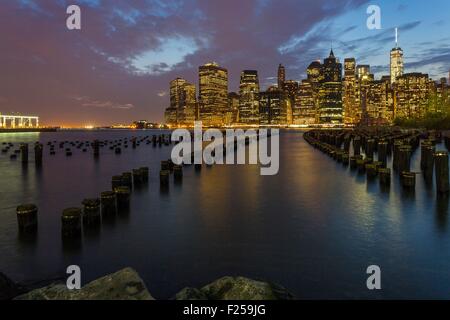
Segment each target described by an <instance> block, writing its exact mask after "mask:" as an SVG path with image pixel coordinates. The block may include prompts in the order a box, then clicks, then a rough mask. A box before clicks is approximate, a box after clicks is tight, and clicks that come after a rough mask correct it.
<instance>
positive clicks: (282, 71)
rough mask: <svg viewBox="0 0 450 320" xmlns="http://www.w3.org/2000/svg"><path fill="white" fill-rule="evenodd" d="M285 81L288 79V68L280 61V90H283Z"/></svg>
mask: <svg viewBox="0 0 450 320" xmlns="http://www.w3.org/2000/svg"><path fill="white" fill-rule="evenodd" d="M285 81H286V69H285V68H284V66H283V65H282V64H281V63H280V65H279V66H278V88H279V89H280V90H283V87H284V82H285Z"/></svg>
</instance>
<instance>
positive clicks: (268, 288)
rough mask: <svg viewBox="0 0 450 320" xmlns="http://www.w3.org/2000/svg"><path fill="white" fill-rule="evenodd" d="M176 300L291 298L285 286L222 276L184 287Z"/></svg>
mask: <svg viewBox="0 0 450 320" xmlns="http://www.w3.org/2000/svg"><path fill="white" fill-rule="evenodd" d="M175 299H177V300H292V299H294V297H293V295H292V294H291V293H289V292H288V291H287V290H286V289H285V288H283V287H281V286H278V285H275V284H271V283H267V282H262V281H256V280H252V279H248V278H244V277H223V278H221V279H219V280H216V281H214V282H213V283H211V284H208V285H206V286H204V287H203V288H201V289H200V290H199V289H195V288H185V289H183V290H182V291H180V292H179V293H178V294H177V295H176V296H175Z"/></svg>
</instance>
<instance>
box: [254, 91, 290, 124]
mask: <svg viewBox="0 0 450 320" xmlns="http://www.w3.org/2000/svg"><path fill="white" fill-rule="evenodd" d="M259 108H260V109H259V110H260V111H259V112H260V124H261V125H287V124H291V123H292V116H290V115H291V114H292V106H291V100H290V99H289V98H288V97H287V95H286V94H285V93H284V92H283V91H281V90H279V89H274V88H273V89H272V90H270V91H269V90H268V91H265V92H261V93H260V94H259Z"/></svg>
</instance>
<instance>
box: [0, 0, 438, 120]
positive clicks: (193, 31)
mask: <svg viewBox="0 0 450 320" xmlns="http://www.w3.org/2000/svg"><path fill="white" fill-rule="evenodd" d="M368 2H369V1H368V0H334V1H329V0H303V1H299V0H282V1H279V0H276V1H275V0H245V1H243V0H227V1H219V0H216V1H211V0H191V1H178V0H175V1H160V0H153V1H152V0H108V1H101V0H79V1H71V3H70V4H72V3H78V4H80V5H81V7H82V18H83V20H82V30H81V31H68V30H67V29H66V27H65V19H66V13H65V9H66V8H65V5H66V4H68V3H67V2H66V1H63V0H60V1H48V0H35V1H31V0H2V5H1V6H0V38H1V39H2V41H0V61H1V65H2V69H1V74H0V96H1V97H2V99H3V100H0V107H1V108H2V109H1V110H0V111H4V110H5V109H6V107H5V105H7V108H8V109H7V110H8V111H16V112H22V113H33V114H39V115H40V116H41V117H42V119H43V121H44V122H45V123H47V124H67V123H68V124H84V123H87V122H91V121H95V123H96V124H110V123H118V122H121V123H124V122H130V121H132V120H135V119H149V120H154V121H161V120H162V119H163V111H164V108H165V107H166V106H167V104H168V96H167V91H168V83H169V81H170V80H172V79H174V78H175V77H177V76H181V77H184V78H186V79H187V80H189V81H191V82H193V83H195V84H197V69H198V66H199V65H201V64H204V63H205V62H209V61H217V62H218V63H220V64H221V65H223V66H225V67H226V68H228V70H229V76H230V90H236V89H237V88H238V81H239V74H240V71H241V70H243V69H257V70H258V71H259V75H260V79H261V83H262V86H263V87H264V86H268V85H270V84H271V83H273V82H274V81H273V78H272V77H273V76H274V75H275V74H276V68H277V66H278V63H283V64H285V65H286V66H287V72H288V74H287V76H288V77H289V78H294V79H300V78H301V77H302V76H303V75H304V73H305V68H306V66H307V65H308V64H309V63H310V62H311V61H312V60H316V59H318V58H323V57H324V56H325V54H327V52H326V50H324V48H328V47H329V45H328V44H331V41H332V40H333V38H337V39H339V36H343V35H347V34H349V33H351V32H352V31H354V30H355V29H356V26H355V25H354V24H353V23H352V24H350V25H349V26H346V27H345V28H343V29H342V30H332V28H333V24H332V21H333V19H334V18H335V17H338V16H340V15H341V14H343V13H347V12H348V11H351V10H353V9H355V8H358V7H360V6H362V5H363V4H366V3H368ZM419 24H420V22H419V21H416V22H412V23H410V24H406V25H404V26H401V30H403V31H405V30H411V29H413V28H415V27H417V26H418V25H419ZM331 31H333V32H331ZM331 35H333V37H332V36H331ZM392 39H393V38H392V31H391V30H385V31H384V32H381V33H380V34H378V35H377V36H374V37H370V38H364V39H355V40H354V41H347V42H342V41H339V40H334V41H335V42H334V43H335V46H336V45H337V46H339V47H341V48H342V49H343V50H344V49H345V50H346V51H349V52H351V53H352V54H353V53H355V54H356V53H361V52H358V48H360V47H361V44H362V43H365V44H368V45H367V46H366V49H367V47H368V48H371V46H373V47H375V48H374V50H376V49H379V47H380V46H379V44H380V43H385V42H387V41H392ZM318 43H319V44H326V45H322V46H319V45H317V44H318ZM377 47H378V48H377ZM177 53H178V54H177ZM436 55H437V54H436ZM440 56H442V58H441V60H442V61H444V60H445V54H441V55H440ZM443 59H444V60H443ZM74 97H83V99H84V100H79V99H74ZM105 108H107V109H108V112H105Z"/></svg>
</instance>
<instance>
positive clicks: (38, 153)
mask: <svg viewBox="0 0 450 320" xmlns="http://www.w3.org/2000/svg"><path fill="white" fill-rule="evenodd" d="M42 151H43V145H42V144H40V143H36V144H35V146H34V163H35V164H36V165H37V166H40V165H42Z"/></svg>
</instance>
